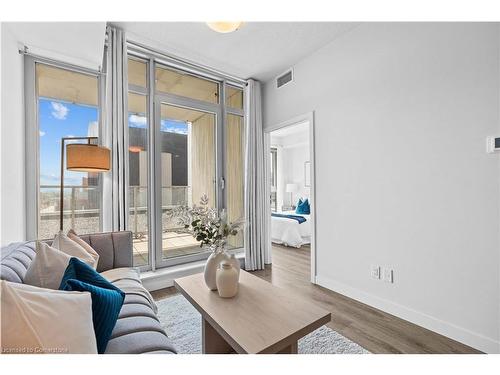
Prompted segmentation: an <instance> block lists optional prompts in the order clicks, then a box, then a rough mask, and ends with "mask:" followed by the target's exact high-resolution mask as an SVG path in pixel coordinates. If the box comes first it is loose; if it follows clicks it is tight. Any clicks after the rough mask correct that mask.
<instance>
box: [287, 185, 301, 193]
mask: <svg viewBox="0 0 500 375" xmlns="http://www.w3.org/2000/svg"><path fill="white" fill-rule="evenodd" d="M285 190H286V192H287V193H295V192H297V191H298V190H299V187H298V186H297V184H286V188H285Z"/></svg>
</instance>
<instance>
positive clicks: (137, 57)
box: [128, 44, 245, 270]
mask: <svg viewBox="0 0 500 375" xmlns="http://www.w3.org/2000/svg"><path fill="white" fill-rule="evenodd" d="M128 68H129V143H130V148H129V165H130V171H129V172H130V173H129V175H130V177H129V179H130V181H129V183H130V189H131V192H130V196H129V197H130V198H129V202H130V203H129V204H130V219H129V229H130V230H132V232H133V233H134V265H136V266H139V267H141V269H143V270H147V269H155V268H161V267H168V266H172V265H176V264H182V263H188V262H192V261H196V260H201V259H206V258H207V257H208V255H209V251H208V249H206V248H205V247H200V243H199V242H198V241H196V240H195V239H194V238H192V236H191V235H190V234H187V233H185V232H184V231H183V228H180V227H179V224H178V222H177V221H176V220H175V219H172V218H171V216H170V213H171V212H172V210H174V209H175V208H176V207H178V206H180V205H187V206H192V205H194V204H199V201H200V198H201V196H202V195H205V194H206V195H207V196H208V198H209V205H210V206H212V207H214V208H217V209H219V210H221V209H223V208H225V209H226V210H227V212H228V217H229V220H231V221H236V220H238V219H240V218H241V217H242V216H243V214H244V209H243V208H244V190H243V186H244V180H243V179H244V173H243V171H244V165H243V164H244V133H245V132H244V129H245V128H244V112H243V107H244V90H243V84H242V83H239V85H240V86H238V84H233V83H231V84H228V83H226V82H225V81H224V79H222V78H221V79H218V77H217V76H213V75H210V76H208V75H204V73H203V72H201V71H200V73H199V74H198V73H197V72H196V71H193V70H192V67H190V68H189V71H188V70H186V71H184V70H183V69H182V68H181V67H180V66H179V64H176V65H175V66H172V65H171V64H169V63H168V62H166V61H164V60H162V59H161V58H159V57H158V55H157V54H155V53H153V52H151V53H149V52H145V51H144V49H140V50H139V49H134V46H133V45H132V44H131V45H130V47H129V60H128ZM150 112H151V113H150ZM149 113H150V114H149ZM133 121H135V123H134V124H133V123H132V122H133ZM134 187H135V190H136V191H135V192H133V191H132V190H133V188H134ZM134 194H135V196H134ZM243 238H244V236H243V234H239V235H238V236H237V237H235V238H232V239H231V240H230V241H229V243H228V248H229V249H234V250H235V251H238V249H241V248H242V247H243Z"/></svg>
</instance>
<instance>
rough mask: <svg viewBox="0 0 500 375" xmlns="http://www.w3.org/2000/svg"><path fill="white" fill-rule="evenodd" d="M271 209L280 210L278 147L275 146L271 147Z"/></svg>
mask: <svg viewBox="0 0 500 375" xmlns="http://www.w3.org/2000/svg"><path fill="white" fill-rule="evenodd" d="M270 160H271V166H270V167H271V168H270V171H271V211H274V212H276V211H277V210H278V200H277V196H276V194H277V193H276V191H277V186H278V170H277V169H278V149H277V148H275V147H272V148H271V158H270Z"/></svg>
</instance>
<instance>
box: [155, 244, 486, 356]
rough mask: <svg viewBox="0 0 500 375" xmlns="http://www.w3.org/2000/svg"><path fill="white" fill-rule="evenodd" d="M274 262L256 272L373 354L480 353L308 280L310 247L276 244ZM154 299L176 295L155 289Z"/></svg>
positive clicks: (165, 290)
mask: <svg viewBox="0 0 500 375" xmlns="http://www.w3.org/2000/svg"><path fill="white" fill-rule="evenodd" d="M272 257H273V265H272V266H268V267H266V269H265V270H262V271H256V272H254V275H256V276H259V277H261V278H262V279H264V280H267V281H269V282H271V283H272V284H274V285H276V286H279V287H282V288H285V289H290V290H293V291H294V292H295V293H298V294H300V295H301V296H302V297H303V298H304V299H307V300H309V301H311V303H315V304H317V305H319V306H321V307H323V308H325V309H327V310H328V311H330V312H331V313H332V321H331V322H330V323H329V324H328V326H329V327H330V328H332V329H334V330H335V331H337V332H339V333H340V334H342V335H343V336H345V337H347V338H349V339H350V340H352V341H354V342H356V343H358V344H359V345H361V346H362V347H364V348H365V349H367V350H368V351H370V352H372V353H479V351H477V350H475V349H473V348H470V347H468V346H466V345H464V344H461V343H459V342H456V341H454V340H451V339H449V338H446V337H444V336H442V335H439V334H437V333H434V332H432V331H429V330H427V329H425V328H422V327H419V326H417V325H415V324H412V323H410V322H407V321H405V320H402V319H400V318H397V317H395V316H393V315H390V314H387V313H385V312H383V311H380V310H377V309H375V308H373V307H370V306H368V305H365V304H363V303H360V302H358V301H355V300H353V299H351V298H348V297H346V296H343V295H341V294H339V293H335V292H332V291H331V290H328V289H326V288H323V287H320V286H318V285H314V284H311V283H310V282H309V274H310V263H309V262H310V249H309V247H305V246H303V247H302V248H300V249H295V248H287V247H283V246H278V245H274V246H273V253H272ZM152 294H153V297H154V298H155V299H163V298H166V297H168V296H170V295H173V294H177V292H176V290H175V289H174V288H166V289H162V290H159V291H156V292H153V293H152Z"/></svg>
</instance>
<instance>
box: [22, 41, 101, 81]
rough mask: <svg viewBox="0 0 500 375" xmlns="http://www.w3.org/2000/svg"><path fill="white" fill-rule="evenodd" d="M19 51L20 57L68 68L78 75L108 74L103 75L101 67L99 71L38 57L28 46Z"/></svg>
mask: <svg viewBox="0 0 500 375" xmlns="http://www.w3.org/2000/svg"><path fill="white" fill-rule="evenodd" d="M18 51H19V54H20V55H25V56H31V57H33V58H35V59H37V60H40V61H41V62H43V63H44V64H47V65H52V66H56V67H63V68H66V69H68V70H72V71H75V72H78V73H84V74H85V73H86V74H89V75H106V73H103V72H102V71H101V67H99V70H95V69H91V68H87V67H84V66H79V65H76V64H72V63H69V62H66V61H61V60H56V59H53V58H51V57H45V56H42V55H38V54H36V53H33V52H30V50H29V48H28V46H26V45H24V46H22V48H19V49H18Z"/></svg>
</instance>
